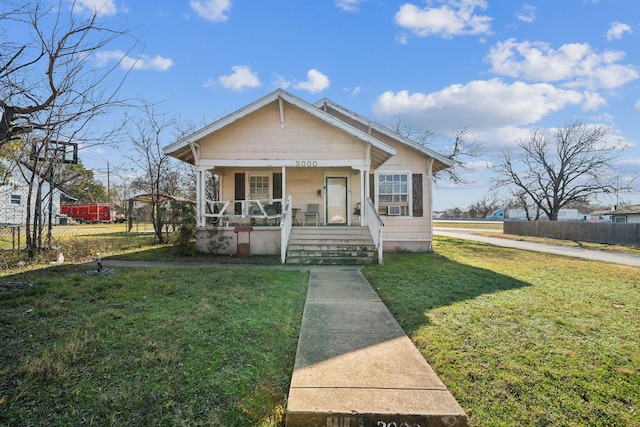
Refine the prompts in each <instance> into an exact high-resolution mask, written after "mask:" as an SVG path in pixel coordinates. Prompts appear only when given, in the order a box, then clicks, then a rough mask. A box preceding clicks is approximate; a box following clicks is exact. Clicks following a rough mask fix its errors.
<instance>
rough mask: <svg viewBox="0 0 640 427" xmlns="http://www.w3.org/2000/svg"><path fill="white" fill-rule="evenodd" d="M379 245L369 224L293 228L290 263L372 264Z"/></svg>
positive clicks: (289, 252) (288, 257)
mask: <svg viewBox="0 0 640 427" xmlns="http://www.w3.org/2000/svg"><path fill="white" fill-rule="evenodd" d="M375 258H376V248H375V244H374V243H373V239H372V238H371V235H370V234H369V230H368V229H367V228H366V227H347V226H326V227H325V226H320V227H310V226H302V227H293V229H292V230H291V238H290V240H289V248H288V250H287V263H289V264H314V265H316V264H329V265H354V264H371V263H373V262H374V260H375Z"/></svg>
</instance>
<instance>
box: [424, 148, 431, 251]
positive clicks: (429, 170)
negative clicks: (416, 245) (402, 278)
mask: <svg viewBox="0 0 640 427" xmlns="http://www.w3.org/2000/svg"><path fill="white" fill-rule="evenodd" d="M427 179H428V180H429V210H428V211H427V210H426V209H424V213H425V214H426V215H429V224H431V230H430V232H431V241H433V159H432V158H430V159H429V161H428V163H427ZM422 197H424V196H422ZM431 248H433V245H431Z"/></svg>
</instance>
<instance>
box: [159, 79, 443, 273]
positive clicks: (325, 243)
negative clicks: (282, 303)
mask: <svg viewBox="0 0 640 427" xmlns="http://www.w3.org/2000/svg"><path fill="white" fill-rule="evenodd" d="M164 151H165V153H166V154H167V155H170V156H173V157H175V158H177V159H179V160H182V161H184V162H188V163H190V164H192V165H195V167H196V171H197V173H196V192H197V196H196V210H197V246H198V249H199V250H200V251H202V252H206V251H207V247H208V244H209V242H210V241H211V239H216V238H217V239H219V238H220V236H222V235H225V234H226V238H229V239H231V241H232V244H231V245H229V248H228V249H227V250H228V252H229V253H231V254H233V253H236V251H237V253H238V254H240V251H239V249H238V248H240V247H241V245H250V248H249V250H250V253H251V254H280V256H281V260H282V262H302V255H301V254H307V255H309V254H311V253H316V252H319V251H323V250H324V254H318V256H317V259H316V261H317V262H328V258H330V257H335V259H334V261H335V260H338V259H341V260H342V261H345V262H348V261H346V258H348V257H354V258H355V257H357V255H358V254H363V253H370V252H373V253H376V254H377V255H378V261H380V262H381V261H382V254H383V252H384V251H414V252H428V251H431V250H432V246H431V242H432V235H433V233H432V217H431V215H432V214H431V212H432V208H431V207H432V182H433V174H434V173H435V172H437V171H440V170H442V169H445V168H448V167H451V166H452V165H453V163H452V161H451V160H450V159H448V158H446V157H444V156H442V155H440V154H438V153H436V152H434V151H432V150H430V149H428V148H426V147H423V146H421V145H419V144H417V143H415V142H413V141H411V140H409V139H407V138H404V137H402V136H401V135H399V134H397V133H395V132H393V131H391V130H389V129H387V128H385V127H384V126H381V125H379V124H377V123H375V122H372V121H371V120H369V119H367V118H365V117H363V116H361V115H359V114H357V113H354V112H352V111H350V110H348V109H346V108H344V107H342V106H340V105H338V104H336V103H334V102H332V101H330V100H328V99H322V100H320V101H318V102H316V103H315V104H309V103H307V102H305V101H303V100H301V99H299V98H297V97H295V96H293V95H291V94H290V93H288V92H286V91H284V90H281V89H279V90H276V91H274V92H272V93H270V94H269V95H267V96H265V97H264V98H262V99H259V100H257V101H255V102H253V103H251V104H249V105H247V106H246V107H244V108H241V109H240V110H238V111H236V112H234V113H231V114H230V115H228V116H226V117H224V118H222V119H220V120H218V121H216V122H214V123H212V124H210V125H208V126H206V127H205V128H203V129H201V130H199V131H197V132H195V133H193V134H192V135H189V136H187V137H185V138H182V139H180V140H179V141H177V142H175V143H173V144H171V145H169V146H167V147H165V148H164ZM212 187H215V189H214V188H212ZM214 229H215V232H212V230H214ZM233 243H236V244H237V245H235V244H233ZM339 246H342V249H343V252H345V251H346V252H348V254H346V255H345V254H344V253H342V255H338V254H337V251H338V250H339V248H338V247H339ZM345 248H346V249H345ZM369 248H372V250H371V251H370V249H369ZM365 258H366V256H365ZM374 259H375V257H374ZM308 262H313V261H308ZM339 262H340V261H337V263H339ZM365 262H366V261H365Z"/></svg>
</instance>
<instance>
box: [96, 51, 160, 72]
mask: <svg viewBox="0 0 640 427" xmlns="http://www.w3.org/2000/svg"><path fill="white" fill-rule="evenodd" d="M95 61H96V62H97V65H98V66H99V67H104V66H106V65H107V64H108V63H109V62H111V61H116V62H120V68H122V69H123V70H153V71H167V70H168V69H169V68H171V67H172V66H173V60H172V59H170V58H163V57H161V56H160V55H156V56H154V57H150V56H147V55H140V56H139V57H137V58H133V57H131V56H128V55H127V54H125V53H124V52H123V51H121V50H102V51H99V52H96V55H95Z"/></svg>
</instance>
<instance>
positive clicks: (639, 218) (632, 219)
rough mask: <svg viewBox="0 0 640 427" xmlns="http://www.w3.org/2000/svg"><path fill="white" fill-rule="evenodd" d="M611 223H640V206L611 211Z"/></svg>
mask: <svg viewBox="0 0 640 427" xmlns="http://www.w3.org/2000/svg"><path fill="white" fill-rule="evenodd" d="M609 215H611V221H612V222H616V223H629V224H634V223H640V205H631V206H627V207H626V208H621V209H616V210H614V211H610V212H609Z"/></svg>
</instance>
